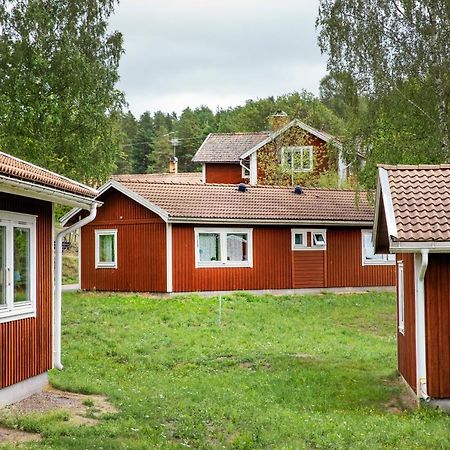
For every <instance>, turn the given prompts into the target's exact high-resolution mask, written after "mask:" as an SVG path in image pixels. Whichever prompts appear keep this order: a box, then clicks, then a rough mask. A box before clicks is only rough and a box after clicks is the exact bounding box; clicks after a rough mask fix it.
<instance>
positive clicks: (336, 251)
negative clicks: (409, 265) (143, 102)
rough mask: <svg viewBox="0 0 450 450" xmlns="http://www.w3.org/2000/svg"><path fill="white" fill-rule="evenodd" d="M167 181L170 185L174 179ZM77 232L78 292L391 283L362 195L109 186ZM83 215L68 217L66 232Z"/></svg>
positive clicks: (150, 179)
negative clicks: (375, 244) (94, 214)
mask: <svg viewBox="0 0 450 450" xmlns="http://www.w3.org/2000/svg"><path fill="white" fill-rule="evenodd" d="M176 179H177V178H176V177H175V176H172V177H170V178H168V180H176ZM99 192H100V194H99V196H98V197H97V199H98V200H99V201H101V202H103V206H102V207H101V208H100V209H99V211H98V215H97V217H96V219H95V220H94V221H92V222H91V223H90V224H88V225H86V226H84V227H83V228H82V232H81V288H82V289H86V290H100V291H149V292H191V291H234V290H294V289H306V288H318V289H320V290H323V289H326V288H361V287H364V288H367V287H383V288H384V287H386V286H393V285H394V284H395V262H394V261H393V260H392V259H391V257H390V256H388V255H376V254H374V251H373V248H372V242H371V227H372V224H373V222H372V221H373V208H372V207H371V206H370V205H369V203H368V201H367V198H366V194H365V193H363V192H361V193H359V194H356V193H355V192H353V191H349V190H333V189H330V190H327V189H300V188H297V189H294V188H287V187H272V186H251V187H246V186H235V185H220V184H201V183H198V182H196V181H195V180H194V183H186V182H183V181H181V182H176V181H171V182H161V181H159V182H155V177H154V176H149V175H122V176H116V177H114V178H113V179H112V180H111V181H110V182H109V183H107V184H106V185H104V186H103V187H102V188H100V190H99ZM85 214H86V213H83V212H82V211H80V210H74V211H72V212H71V213H70V214H68V215H67V217H66V218H65V219H64V220H65V223H68V224H70V223H72V221H74V220H78V218H83V217H84V215H85Z"/></svg>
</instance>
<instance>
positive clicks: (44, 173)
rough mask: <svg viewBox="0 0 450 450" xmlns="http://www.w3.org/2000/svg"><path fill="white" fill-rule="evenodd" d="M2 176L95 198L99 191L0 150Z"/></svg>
mask: <svg viewBox="0 0 450 450" xmlns="http://www.w3.org/2000/svg"><path fill="white" fill-rule="evenodd" d="M0 177H2V178H3V177H7V178H8V179H14V180H18V181H21V182H28V183H32V184H33V185H39V186H45V187H49V188H53V189H56V190H58V191H62V192H68V193H71V194H76V195H79V196H82V197H88V198H94V197H95V196H96V195H97V194H98V192H97V191H96V190H95V189H92V188H90V187H88V186H85V185H84V184H81V183H78V182H77V181H74V180H71V179H70V178H66V177H64V176H62V175H58V174H57V173H54V172H51V171H49V170H47V169H43V168H42V167H39V166H36V165H34V164H31V163H28V162H26V161H23V160H21V159H18V158H15V157H14V156H11V155H8V154H7V153H3V152H0Z"/></svg>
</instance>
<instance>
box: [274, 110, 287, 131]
mask: <svg viewBox="0 0 450 450" xmlns="http://www.w3.org/2000/svg"><path fill="white" fill-rule="evenodd" d="M268 121H269V127H270V131H272V132H274V131H277V130H279V129H280V128H283V127H284V126H285V125H287V124H288V123H289V122H290V121H291V119H289V116H288V115H287V114H286V113H285V112H284V111H277V112H275V113H274V114H272V115H270V116H269V117H268Z"/></svg>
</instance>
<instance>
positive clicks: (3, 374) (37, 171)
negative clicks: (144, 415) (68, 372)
mask: <svg viewBox="0 0 450 450" xmlns="http://www.w3.org/2000/svg"><path fill="white" fill-rule="evenodd" d="M96 194H97V191H95V190H93V189H91V188H89V187H87V186H84V185H82V184H80V183H77V182H75V181H72V180H70V179H68V178H65V177H62V176H60V175H57V174H55V173H53V172H49V171H47V170H44V169H42V168H40V167H37V166H35V165H32V164H29V163H26V162H24V161H22V160H19V159H16V158H13V157H11V156H9V155H7V154H5V153H1V152H0V406H4V405H5V404H8V403H11V402H14V401H17V400H20V399H21V398H24V397H26V396H27V395H29V394H31V393H34V392H37V391H39V390H40V389H41V388H42V387H43V386H44V385H45V384H46V381H47V371H48V370H49V369H50V368H52V366H53V358H52V352H53V350H54V348H53V345H52V340H53V339H54V338H55V337H54V336H53V331H54V326H53V313H54V311H53V288H54V286H53V248H54V246H53V242H54V226H53V225H54V224H53V205H54V204H55V203H58V204H63V205H69V206H73V207H78V208H82V209H90V208H91V206H92V205H93V204H96V201H95V200H94V197H95V196H96ZM56 328H58V326H57V327H56ZM56 338H58V337H57V336H56ZM53 356H55V355H53Z"/></svg>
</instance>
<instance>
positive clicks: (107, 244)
mask: <svg viewBox="0 0 450 450" xmlns="http://www.w3.org/2000/svg"><path fill="white" fill-rule="evenodd" d="M95 268H96V269H102V268H105V269H107V268H109V269H117V230H95Z"/></svg>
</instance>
